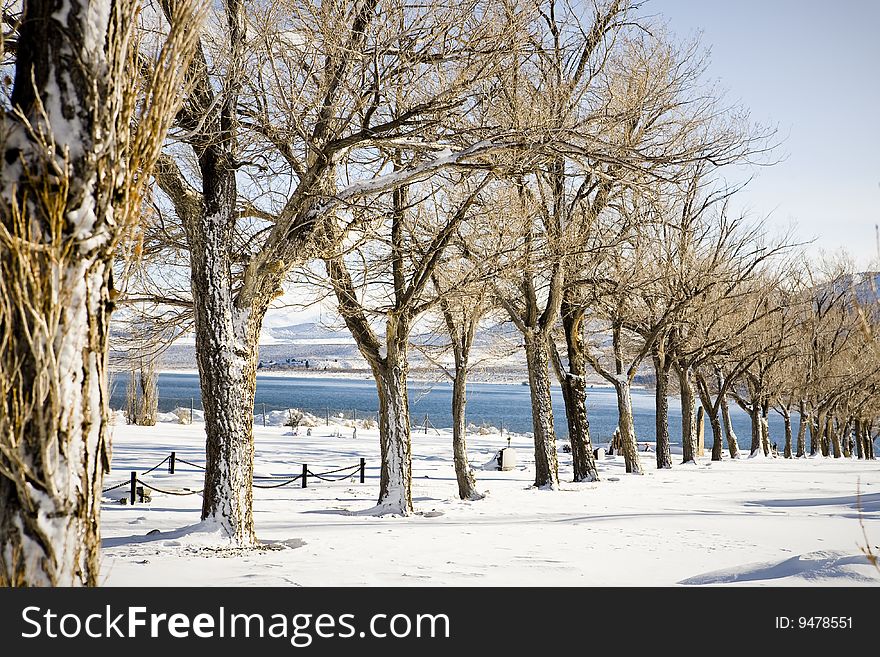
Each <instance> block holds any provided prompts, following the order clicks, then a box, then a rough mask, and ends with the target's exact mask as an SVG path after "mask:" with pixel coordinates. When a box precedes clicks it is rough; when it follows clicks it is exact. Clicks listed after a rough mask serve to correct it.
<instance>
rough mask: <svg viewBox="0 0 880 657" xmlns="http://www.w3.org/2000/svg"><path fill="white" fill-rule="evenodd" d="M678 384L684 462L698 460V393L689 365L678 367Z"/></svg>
mask: <svg viewBox="0 0 880 657" xmlns="http://www.w3.org/2000/svg"><path fill="white" fill-rule="evenodd" d="M677 371H678V384H679V388H680V390H681V448H682V462H683V463H696V462H697V418H696V414H695V411H696V408H695V406H696V395H694V384H693V382H692V381H691V371H690V368H688V367H678V368H677Z"/></svg>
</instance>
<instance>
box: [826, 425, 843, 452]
mask: <svg viewBox="0 0 880 657" xmlns="http://www.w3.org/2000/svg"><path fill="white" fill-rule="evenodd" d="M834 425H835V422H834V420H833V419H832V420H831V421H830V422H829V423H828V438H829V442H830V443H831V451H832V454H833V455H834V458H836V459H839V458H840V457H841V456H843V445H842V444H841V439H842V437H841V434H842V433H843V431H842V427H840V426H839V425H838V426H837V427H835V426H834Z"/></svg>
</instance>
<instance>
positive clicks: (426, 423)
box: [425, 413, 428, 436]
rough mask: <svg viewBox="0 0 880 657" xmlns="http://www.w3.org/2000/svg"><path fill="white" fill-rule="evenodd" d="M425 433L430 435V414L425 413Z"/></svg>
mask: <svg viewBox="0 0 880 657" xmlns="http://www.w3.org/2000/svg"><path fill="white" fill-rule="evenodd" d="M425 435H426V436H427V435H428V414H427V413H425Z"/></svg>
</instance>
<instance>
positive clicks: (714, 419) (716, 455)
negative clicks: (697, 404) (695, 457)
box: [706, 409, 724, 461]
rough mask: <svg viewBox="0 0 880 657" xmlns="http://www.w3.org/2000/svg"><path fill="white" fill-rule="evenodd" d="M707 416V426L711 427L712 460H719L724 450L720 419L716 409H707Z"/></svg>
mask: <svg viewBox="0 0 880 657" xmlns="http://www.w3.org/2000/svg"><path fill="white" fill-rule="evenodd" d="M706 414H707V415H708V416H709V426H711V427H712V460H713V461H720V460H721V458H722V454H723V452H724V437H723V436H722V434H721V420H720V419H719V417H718V411H717V409H716V410H715V412H714V413H712V412H711V411H707V412H706Z"/></svg>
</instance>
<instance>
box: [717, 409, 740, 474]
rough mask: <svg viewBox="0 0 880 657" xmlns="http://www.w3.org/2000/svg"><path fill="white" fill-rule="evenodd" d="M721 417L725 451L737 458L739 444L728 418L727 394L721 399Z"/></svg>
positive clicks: (731, 456)
mask: <svg viewBox="0 0 880 657" xmlns="http://www.w3.org/2000/svg"><path fill="white" fill-rule="evenodd" d="M721 419H722V420H724V433H725V434H726V435H727V451H728V452H730V458H732V459H738V458H739V445H738V444H737V442H736V440H737V438H736V432H735V431H734V430H733V422H731V420H730V406H728V404H727V396H726V395H725V396H724V397H723V398H722V399H721Z"/></svg>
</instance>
